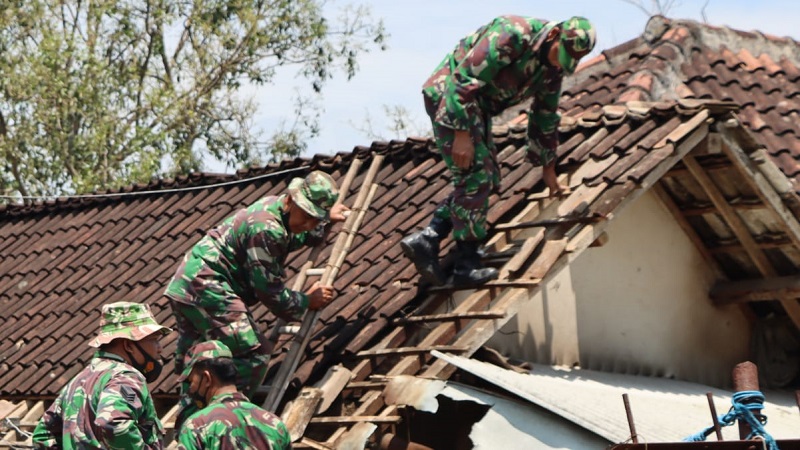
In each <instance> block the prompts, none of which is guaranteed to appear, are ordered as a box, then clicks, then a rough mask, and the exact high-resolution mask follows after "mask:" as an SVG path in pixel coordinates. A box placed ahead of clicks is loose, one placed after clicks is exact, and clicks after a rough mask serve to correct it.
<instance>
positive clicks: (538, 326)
mask: <svg viewBox="0 0 800 450" xmlns="http://www.w3.org/2000/svg"><path fill="white" fill-rule="evenodd" d="M606 231H607V233H608V236H609V241H608V242H607V243H606V245H604V246H603V247H598V248H590V249H588V250H586V251H585V252H584V253H582V254H581V255H580V256H579V257H578V258H577V260H575V261H574V262H573V263H572V264H570V265H569V266H568V267H566V268H565V269H563V270H562V271H561V272H560V273H558V274H557V276H555V277H554V278H553V279H552V280H551V281H550V282H549V283H548V284H547V286H545V287H544V288H543V289H542V291H541V293H539V294H537V295H536V296H535V297H534V298H532V299H531V301H530V302H529V304H528V305H526V306H525V307H524V308H523V311H522V312H521V313H520V314H519V315H518V316H517V317H516V318H514V319H512V320H511V321H510V322H509V324H507V325H506V327H504V328H503V330H501V331H502V332H503V333H507V334H502V333H498V334H496V335H495V337H494V338H493V339H492V340H491V341H490V342H489V344H488V345H489V346H492V347H494V348H497V349H498V350H500V351H501V352H503V353H507V354H511V355H512V356H513V357H516V358H520V359H525V360H528V361H534V362H539V363H544V364H560V365H573V364H580V366H581V367H583V368H586V369H595V370H603V371H613V372H622V373H632V374H642V375H656V376H668V377H674V378H676V379H681V380H688V381H695V382H699V383H703V384H708V385H712V386H718V387H729V385H730V372H731V369H732V368H733V366H734V365H735V364H737V363H739V362H741V361H744V360H746V359H747V358H748V342H749V338H750V326H749V324H748V323H747V321H746V319H745V318H744V315H743V314H742V313H741V311H740V310H739V307H738V306H729V307H724V308H717V307H714V306H712V305H711V302H710V300H709V299H708V297H707V293H708V291H709V288H710V287H711V285H712V284H713V283H714V281H715V279H714V275H713V272H712V271H711V269H710V268H709V267H708V265H707V263H706V262H705V261H704V260H703V258H702V257H701V256H700V254H699V252H698V251H697V250H696V248H695V247H694V244H692V242H691V241H690V240H689V239H688V238H687V237H686V235H685V234H684V232H683V231H682V230H681V229H680V227H679V226H678V225H677V224H676V223H675V221H674V219H673V217H672V215H671V214H670V213H669V212H668V211H667V210H666V208H665V207H664V206H663V205H662V204H661V202H660V201H659V200H658V199H657V198H656V197H655V196H654V195H653V194H650V193H647V194H645V195H643V196H642V197H641V198H639V199H638V200H637V201H636V202H635V203H634V204H632V205H629V206H628V207H627V208H626V209H625V210H624V211H623V212H622V213H621V214H620V215H619V217H617V218H615V219H614V221H613V222H612V223H611V224H609V227H608V228H607V229H606Z"/></svg>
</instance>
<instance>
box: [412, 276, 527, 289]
mask: <svg viewBox="0 0 800 450" xmlns="http://www.w3.org/2000/svg"><path fill="white" fill-rule="evenodd" d="M541 282H542V280H540V279H538V278H518V279H516V280H494V281H489V282H488V283H483V284H481V285H480V286H453V285H452V284H445V285H444V286H432V287H429V288H428V292H448V291H471V290H476V291H477V290H488V289H490V288H515V287H519V288H534V287H536V286H538V285H539V284H540V283H541Z"/></svg>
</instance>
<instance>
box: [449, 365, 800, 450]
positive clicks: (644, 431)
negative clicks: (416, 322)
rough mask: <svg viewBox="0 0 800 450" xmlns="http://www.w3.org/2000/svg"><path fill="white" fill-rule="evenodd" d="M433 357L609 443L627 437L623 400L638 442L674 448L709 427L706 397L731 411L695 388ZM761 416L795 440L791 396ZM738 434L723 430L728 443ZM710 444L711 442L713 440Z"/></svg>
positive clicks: (772, 429)
mask: <svg viewBox="0 0 800 450" xmlns="http://www.w3.org/2000/svg"><path fill="white" fill-rule="evenodd" d="M433 353H434V355H435V356H437V357H439V358H441V359H443V360H445V361H447V362H448V363H450V364H453V365H455V366H457V367H459V368H461V369H463V370H465V371H467V372H469V373H472V374H474V375H476V376H478V377H480V378H482V379H484V380H486V381H489V382H490V383H492V384H495V385H497V386H499V387H502V388H503V389H505V390H507V391H509V392H511V393H514V394H516V395H518V396H520V397H522V398H524V399H526V400H528V401H530V402H532V403H535V404H537V405H539V406H541V407H543V408H546V409H548V410H550V411H553V412H554V413H556V414H558V415H560V416H561V417H563V418H565V419H567V420H569V421H571V422H574V423H576V424H578V425H580V426H582V427H584V428H586V429H587V430H590V431H592V432H594V433H596V434H598V435H600V436H602V437H604V438H606V439H608V440H610V441H612V442H615V443H620V442H624V441H626V440H627V439H628V438H629V437H630V430H629V428H628V422H627V418H626V416H625V407H624V405H623V402H622V394H624V393H627V394H628V397H629V399H630V404H631V410H632V412H633V419H634V423H635V425H636V432H637V434H638V436H639V439H640V442H678V441H681V440H682V439H683V438H685V437H687V436H689V435H692V434H694V433H696V432H698V431H700V430H702V429H704V428H705V427H707V426H710V425H711V413H710V412H709V407H708V402H707V400H706V393H707V392H711V393H712V394H713V395H714V405H715V406H716V409H717V413H718V414H720V415H721V414H724V413H725V412H727V410H728V408H730V404H731V393H730V392H727V391H723V390H720V389H714V388H711V387H708V386H704V385H701V384H696V383H687V382H684V381H677V380H669V379H663V378H649V377H639V376H633V375H622V374H613V373H603V372H595V371H591V370H570V369H559V368H554V367H549V366H544V365H539V364H536V365H534V368H533V370H532V371H531V373H529V374H520V373H517V372H513V371H510V370H506V369H503V368H500V367H497V366H495V365H492V364H487V363H483V362H480V361H475V360H472V359H468V358H463V357H460V356H454V355H447V354H443V353H441V352H437V351H434V352H433ZM765 395H766V396H767V402H766V404H765V407H764V410H763V413H764V414H765V415H766V416H767V417H768V418H769V423H768V425H767V427H766V429H767V432H769V433H770V434H771V435H772V437H774V438H776V439H789V438H797V437H798V434H799V433H798V430H799V429H800V427H798V424H799V423H800V415H798V411H797V407H796V406H794V407H793V406H792V402H793V399H792V395H791V394H790V393H787V392H784V393H766V394H765ZM738 433H739V432H738V428H736V427H727V428H723V436H724V438H725V439H726V440H732V439H738ZM712 439H713V438H712Z"/></svg>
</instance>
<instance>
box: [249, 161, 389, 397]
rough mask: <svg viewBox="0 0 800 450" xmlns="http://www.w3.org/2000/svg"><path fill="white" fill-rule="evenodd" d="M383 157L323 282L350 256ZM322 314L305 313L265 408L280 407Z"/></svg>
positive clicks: (340, 238)
mask: <svg viewBox="0 0 800 450" xmlns="http://www.w3.org/2000/svg"><path fill="white" fill-rule="evenodd" d="M383 158H384V156H383V155H375V156H374V158H373V160H372V163H371V165H370V168H369V170H368V171H367V174H366V176H365V177H364V182H363V184H362V185H361V188H360V189H359V191H358V196H357V197H356V201H355V203H354V204H353V208H351V209H352V210H353V211H354V212H355V213H356V214H350V216H349V217H348V218H347V220H345V223H344V226H343V228H342V231H341V232H340V233H339V236H338V237H337V239H336V243H335V244H334V246H333V249H332V251H331V256H330V258H329V261H330V260H331V259H333V260H334V261H335V263H334V264H332V265H331V264H328V265H326V267H325V273H323V274H322V283H323V284H326V285H332V284H333V282H334V280H335V277H336V275H337V274H338V273H339V268H340V267H341V264H342V263H343V262H344V259H345V258H346V257H347V251H348V250H349V248H350V245H351V244H352V242H353V237H354V236H355V234H356V232H358V228H359V227H360V226H361V221H362V220H363V219H364V216H365V214H366V211H367V210H368V209H369V203H368V201H369V200H371V198H372V196H374V193H375V189H376V186H373V182H374V180H375V176H376V175H377V173H378V170H379V169H380V167H381V164H382V163H383ZM370 193H372V195H370ZM321 314H322V311H321V310H317V311H309V312H307V313H306V315H305V317H303V323H302V325H301V326H300V332H299V333H298V334H297V335H296V336H295V338H294V339H293V340H292V344H291V347H290V348H289V353H288V354H287V355H286V359H285V360H284V361H283V364H281V367H280V369H279V370H278V373H277V374H276V375H275V379H274V380H273V383H272V386H271V387H270V390H269V393H268V394H267V399H266V400H265V401H264V404H263V408H264V409H266V410H267V411H277V408H278V406H279V405H280V402H281V400H282V399H283V394H284V393H285V392H286V388H287V387H288V386H289V380H290V379H291V376H292V374H294V371H295V370H296V369H297V366H298V365H299V363H300V358H301V356H302V354H303V352H304V351H305V349H306V347H307V346H308V343H309V342H310V341H311V335H312V333H313V331H314V326H315V325H316V324H317V322H318V321H319V317H320V315H321Z"/></svg>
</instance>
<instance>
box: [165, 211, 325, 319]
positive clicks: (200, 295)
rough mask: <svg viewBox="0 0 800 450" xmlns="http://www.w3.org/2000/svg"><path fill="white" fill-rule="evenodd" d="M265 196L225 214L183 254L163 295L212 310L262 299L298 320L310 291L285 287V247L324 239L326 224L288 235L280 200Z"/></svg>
mask: <svg viewBox="0 0 800 450" xmlns="http://www.w3.org/2000/svg"><path fill="white" fill-rule="evenodd" d="M284 197H285V195H282V196H280V197H264V198H262V199H260V200H258V201H257V202H255V203H253V204H252V205H250V206H249V207H247V208H245V209H241V210H239V211H238V212H237V213H236V214H234V215H232V216H230V217H228V218H227V219H225V220H224V221H223V222H222V223H221V224H219V225H218V226H217V227H216V228H214V229H212V230H211V231H209V232H208V234H206V236H204V237H203V238H202V239H201V240H200V242H198V243H197V244H195V246H194V247H192V249H191V250H190V251H189V252H188V253H187V254H186V256H185V257H184V259H183V262H182V263H181V265H180V266H179V267H178V270H177V272H176V274H175V276H174V277H173V278H172V280H171V281H170V283H169V285H168V286H167V290H166V292H165V294H166V295H167V296H168V297H170V298H172V299H173V300H175V301H178V302H181V303H186V304H193V305H198V306H201V307H205V308H211V309H214V310H226V311H240V310H242V309H243V306H238V305H237V304H236V303H234V302H231V299H232V298H241V299H242V301H244V303H245V304H247V305H249V306H252V305H254V304H256V302H261V303H264V304H265V305H266V306H267V307H268V308H269V310H270V311H271V312H272V313H273V314H275V315H277V316H279V317H282V318H284V319H287V320H299V319H300V318H301V317H302V316H303V313H304V312H305V310H306V309H307V308H308V296H306V295H305V294H304V293H302V292H297V291H292V290H290V289H288V288H287V287H286V286H285V285H284V283H283V279H284V278H285V277H286V271H285V270H284V264H285V262H286V257H287V255H288V254H289V252H291V251H293V250H297V249H298V248H300V247H302V246H303V245H309V246H312V245H316V244H317V243H320V242H321V241H322V240H323V236H324V234H325V232H324V226H323V224H322V223H321V224H320V226H319V227H318V228H317V229H315V230H313V231H311V232H303V233H298V234H292V233H291V232H290V231H289V227H288V220H289V216H288V215H287V214H285V213H284V212H283V210H282V205H283V199H284Z"/></svg>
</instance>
